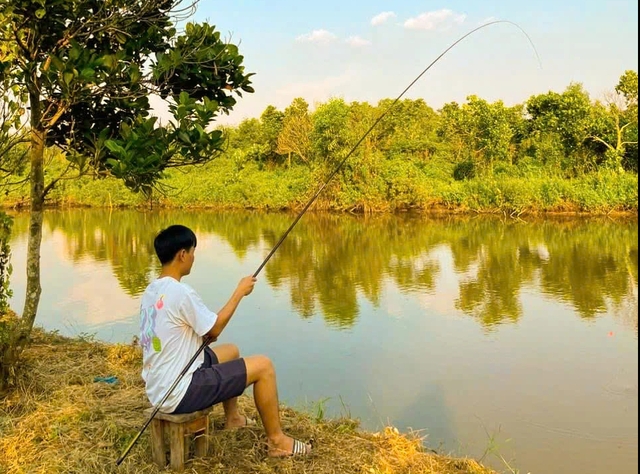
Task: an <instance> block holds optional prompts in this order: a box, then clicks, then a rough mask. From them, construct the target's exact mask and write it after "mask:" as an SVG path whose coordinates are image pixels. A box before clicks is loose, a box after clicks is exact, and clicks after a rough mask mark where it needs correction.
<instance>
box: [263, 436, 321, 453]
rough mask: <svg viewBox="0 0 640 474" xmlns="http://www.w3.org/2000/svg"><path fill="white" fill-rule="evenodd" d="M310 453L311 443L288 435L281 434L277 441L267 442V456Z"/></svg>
mask: <svg viewBox="0 0 640 474" xmlns="http://www.w3.org/2000/svg"><path fill="white" fill-rule="evenodd" d="M309 453H311V445H310V444H308V443H306V444H305V443H304V442H302V441H300V440H299V439H294V438H292V437H290V436H284V435H283V436H282V438H281V439H280V440H278V441H270V442H269V457H272V458H282V457H287V456H300V455H306V454H309Z"/></svg>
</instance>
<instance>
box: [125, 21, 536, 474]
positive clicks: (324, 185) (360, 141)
mask: <svg viewBox="0 0 640 474" xmlns="http://www.w3.org/2000/svg"><path fill="white" fill-rule="evenodd" d="M496 23H509V24H511V25H513V26H515V27H516V28H518V29H519V30H520V31H521V32H522V33H523V34H524V35H525V36H526V37H527V39H528V40H529V43H530V44H531V46H532V48H533V50H534V52H535V53H536V57H537V58H538V63H540V56H539V55H538V51H537V50H536V47H535V45H534V44H533V41H531V38H530V37H529V35H528V34H527V33H526V31H524V30H523V29H522V28H521V27H520V26H519V25H517V24H516V23H514V22H512V21H509V20H494V21H491V22H487V23H484V24H482V25H480V26H478V27H476V28H474V29H473V30H471V31H469V32H468V33H467V34H465V35H464V36H462V37H460V38H459V39H458V40H456V41H455V42H454V43H453V44H451V45H450V46H449V47H448V48H447V49H445V50H444V51H443V52H442V53H441V54H440V55H439V56H438V57H437V58H436V59H434V60H433V61H432V62H431V64H429V65H428V66H427V67H426V68H424V69H423V71H422V72H421V73H420V74H418V76H417V77H416V78H415V79H414V80H413V81H411V83H410V84H409V85H408V86H407V87H406V88H405V89H404V90H403V91H402V92H401V93H400V95H399V96H398V97H396V98H395V100H394V101H393V102H392V103H391V105H389V107H387V108H386V109H385V111H384V112H383V113H382V114H380V116H379V117H378V118H377V119H376V121H375V122H373V125H371V127H369V129H368V130H367V131H366V132H365V134H364V135H362V137H361V138H360V139H359V140H358V141H357V142H356V144H355V145H354V146H353V147H352V148H351V151H349V153H347V155H346V156H345V157H344V158H343V159H342V161H340V163H339V164H338V166H336V167H335V169H334V170H333V171H332V172H331V174H330V175H329V176H328V177H327V179H326V180H325V181H324V183H323V184H322V186H320V188H319V189H318V190H317V191H316V193H315V194H314V195H313V196H312V197H311V199H309V201H308V202H307V204H305V206H304V207H303V208H302V210H301V211H300V213H299V214H298V215H297V216H296V218H295V219H294V220H293V222H292V223H291V225H290V226H289V228H288V229H287V230H286V231H285V232H284V233H283V234H282V237H280V240H278V242H277V243H276V244H275V245H274V246H273V248H272V249H271V251H270V252H269V253H268V254H267V256H266V257H265V259H264V260H263V262H262V263H261V264H260V266H259V267H258V269H257V270H256V271H255V273H254V274H253V276H254V278H255V277H257V276H258V274H259V273H260V271H261V270H262V269H263V268H264V266H265V265H266V264H267V262H268V261H269V260H270V259H271V257H272V256H273V254H274V253H275V252H276V250H278V247H280V245H282V242H284V240H285V239H286V238H287V236H288V235H289V233H290V232H291V230H292V229H293V228H294V227H295V225H296V224H297V223H298V221H299V220H300V219H301V218H302V216H303V215H304V213H305V212H307V210H308V209H309V207H311V204H313V202H314V201H315V200H316V199H317V197H318V196H319V195H320V193H322V191H323V190H324V188H325V187H326V186H327V184H329V181H331V180H332V179H333V177H334V176H335V175H336V173H338V171H340V168H342V166H343V165H344V164H345V163H346V162H347V159H349V157H350V156H351V155H352V154H353V152H354V151H355V150H356V148H358V146H359V145H360V144H361V143H362V142H363V141H364V139H365V138H366V137H367V135H369V133H371V131H372V130H373V129H374V128H375V126H376V125H378V123H380V120H382V118H383V117H384V116H385V115H387V113H388V112H389V111H390V110H391V109H392V108H393V107H394V106H395V105H396V104H397V103H398V101H399V100H400V99H401V98H402V96H404V95H405V94H406V93H407V91H408V90H409V89H411V87H412V86H413V85H414V84H415V83H416V82H418V81H419V80H420V78H421V77H422V76H424V75H425V74H426V73H427V71H428V70H429V69H431V67H432V66H433V65H434V64H435V63H437V62H438V61H439V60H440V58H442V57H443V56H444V55H445V54H447V53H448V52H449V51H450V50H451V49H453V48H454V47H455V46H456V45H457V44H458V43H460V42H461V41H462V40H464V39H465V38H466V37H467V36H469V35H471V34H473V33H475V32H476V31H478V30H481V29H482V28H486V27H488V26H491V25H495V24H496ZM210 342H212V341H211V340H210V339H209V338H207V337H205V338H204V339H203V341H202V345H201V346H200V347H199V348H198V350H197V352H196V353H195V354H194V355H193V357H192V358H191V360H190V361H189V362H187V365H186V366H185V368H184V369H182V372H180V374H179V375H178V378H177V379H176V380H175V382H173V384H172V385H171V387H169V390H167V393H165V395H164V397H162V400H160V402H159V403H158V404H157V405H156V407H155V408H154V410H153V412H152V413H151V415H150V416H149V419H148V420H147V421H146V422H145V424H144V425H143V426H142V428H141V429H140V431H139V432H138V434H137V435H136V436H135V438H133V440H132V441H131V442H130V443H129V446H127V448H126V449H125V451H124V453H122V455H121V456H120V457H119V458H118V460H117V461H116V465H118V466H119V465H120V464H121V463H122V461H124V458H125V457H126V456H127V454H129V451H131V448H133V446H134V445H135V444H136V442H137V441H138V439H139V438H140V436H142V433H143V432H144V430H145V429H146V428H147V427H148V426H149V423H151V420H153V417H154V416H156V415H157V413H158V411H159V410H160V407H161V406H162V404H163V403H164V402H165V401H166V400H167V398H169V395H171V393H172V392H173V390H174V389H175V388H176V386H177V385H178V383H180V381H181V380H182V377H184V376H185V374H186V373H187V371H188V370H189V367H191V365H192V364H193V363H194V362H195V360H196V359H197V358H198V356H199V355H200V353H201V352H202V351H203V350H204V348H205V347H207V346H208V345H209V343H210Z"/></svg>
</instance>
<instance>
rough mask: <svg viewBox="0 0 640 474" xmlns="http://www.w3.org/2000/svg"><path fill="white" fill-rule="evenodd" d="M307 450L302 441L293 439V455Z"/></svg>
mask: <svg viewBox="0 0 640 474" xmlns="http://www.w3.org/2000/svg"><path fill="white" fill-rule="evenodd" d="M306 452H307V447H306V446H305V445H304V443H303V442H302V441H300V440H299V439H294V440H293V455H294V456H295V455H296V454H304V453H306Z"/></svg>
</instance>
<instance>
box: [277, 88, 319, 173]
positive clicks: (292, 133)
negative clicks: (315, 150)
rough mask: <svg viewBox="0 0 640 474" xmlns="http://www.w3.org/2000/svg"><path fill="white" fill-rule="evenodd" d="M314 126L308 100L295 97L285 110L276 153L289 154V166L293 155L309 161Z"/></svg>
mask: <svg viewBox="0 0 640 474" xmlns="http://www.w3.org/2000/svg"><path fill="white" fill-rule="evenodd" d="M312 127H313V126H312V123H311V118H310V117H309V104H308V103H307V101H306V100H304V99H303V98H301V97H297V98H295V99H293V101H292V102H291V105H289V107H287V108H286V109H285V110H284V117H283V118H282V129H281V130H280V133H279V134H278V141H277V147H276V153H279V154H281V155H286V156H287V164H288V166H291V155H294V156H297V157H298V158H300V159H301V160H302V161H303V162H305V163H308V162H309V158H310V156H309V152H310V151H311V141H310V134H311V130H312Z"/></svg>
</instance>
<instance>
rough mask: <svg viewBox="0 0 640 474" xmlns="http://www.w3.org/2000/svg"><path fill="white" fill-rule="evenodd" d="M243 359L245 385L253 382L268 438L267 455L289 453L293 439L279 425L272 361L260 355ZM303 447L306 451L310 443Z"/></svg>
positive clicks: (257, 405)
mask: <svg viewBox="0 0 640 474" xmlns="http://www.w3.org/2000/svg"><path fill="white" fill-rule="evenodd" d="M244 360H245V364H246V366H247V386H249V385H252V384H253V398H254V400H255V403H256V408H257V409H258V413H259V414H260V419H261V420H262V424H263V426H264V430H265V432H266V434H267V438H268V440H269V455H270V456H285V455H288V454H291V452H292V449H293V443H294V441H293V438H291V437H290V436H287V435H285V434H284V433H283V432H282V426H281V425H280V411H279V403H278V387H277V384H276V371H275V368H274V367H273V363H272V362H271V360H270V359H269V358H268V357H266V356H261V355H255V356H249V357H245V359H244ZM305 447H306V452H309V451H310V450H311V446H310V445H306V446H305Z"/></svg>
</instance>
